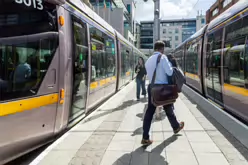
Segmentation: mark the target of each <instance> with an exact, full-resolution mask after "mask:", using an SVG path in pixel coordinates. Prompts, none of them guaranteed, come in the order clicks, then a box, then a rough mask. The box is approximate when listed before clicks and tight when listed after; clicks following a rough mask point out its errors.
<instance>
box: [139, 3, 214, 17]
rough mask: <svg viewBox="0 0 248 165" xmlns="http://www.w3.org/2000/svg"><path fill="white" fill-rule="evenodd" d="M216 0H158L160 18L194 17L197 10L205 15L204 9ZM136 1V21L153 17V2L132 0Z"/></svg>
mask: <svg viewBox="0 0 248 165" xmlns="http://www.w3.org/2000/svg"><path fill="white" fill-rule="evenodd" d="M215 1H216V0H160V18H161V19H162V20H165V19H166V20H167V19H183V18H195V17H196V16H197V11H199V13H201V11H202V14H203V15H206V11H207V10H208V9H209V8H210V6H211V5H212V4H213V3H214V2H215ZM134 2H135V3H136V11H135V18H136V20H138V21H150V20H153V18H154V2H153V0H148V1H147V2H144V1H143V0H134Z"/></svg>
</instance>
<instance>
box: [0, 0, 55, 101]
mask: <svg viewBox="0 0 248 165" xmlns="http://www.w3.org/2000/svg"><path fill="white" fill-rule="evenodd" d="M43 7H44V8H43V10H38V9H34V8H31V7H26V6H25V5H21V4H16V3H14V0H13V1H12V0H9V1H3V2H1V5H0V22H1V23H0V31H1V33H0V56H1V65H0V66H1V72H0V74H1V76H0V91H1V100H11V99H18V98H23V97H28V96H32V95H35V94H36V93H37V92H38V89H39V87H40V84H41V82H42V81H43V79H44V76H45V75H46V72H47V70H48V67H49V65H50V63H51V61H52V58H53V56H54V54H55V52H56V50H57V47H58V27H57V14H56V6H55V5H52V4H49V3H47V2H44V3H43ZM9 13H11V15H9ZM9 18H11V19H9ZM34 27H35V28H34ZM47 32H52V33H47ZM34 34H39V36H36V35H34Z"/></svg>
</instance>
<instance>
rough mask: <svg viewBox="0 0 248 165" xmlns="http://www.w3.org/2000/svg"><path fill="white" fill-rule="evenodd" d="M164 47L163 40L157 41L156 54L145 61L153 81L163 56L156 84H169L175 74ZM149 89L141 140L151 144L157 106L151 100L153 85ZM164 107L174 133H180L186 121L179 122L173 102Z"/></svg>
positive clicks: (148, 73)
mask: <svg viewBox="0 0 248 165" xmlns="http://www.w3.org/2000/svg"><path fill="white" fill-rule="evenodd" d="M164 47H165V44H164V42H163V41H157V42H156V43H155V44H154V54H153V55H152V56H151V57H149V59H148V60H147V61H146V63H145V67H146V71H147V77H148V79H149V81H150V83H151V82H152V76H153V73H154V70H155V68H156V63H157V58H158V56H159V55H160V54H161V55H162V56H161V59H160V62H159V63H158V66H157V71H156V78H155V82H154V84H168V83H169V76H172V74H173V68H172V65H171V63H170V62H169V60H168V58H167V56H166V55H164ZM147 91H148V107H147V110H146V113H145V117H144V120H143V139H142V141H141V144H143V145H149V144H151V143H152V140H150V138H149V131H150V127H151V122H152V119H153V115H154V112H155V110H156V107H155V106H154V105H153V104H152V102H151V85H148V89H147ZM163 108H164V110H165V113H166V116H167V118H168V120H169V122H170V124H171V127H172V129H173V131H174V133H175V134H176V133H178V132H179V131H180V130H182V129H183V127H184V122H180V123H179V122H178V121H177V118H176V116H175V114H174V106H173V104H171V105H166V106H163Z"/></svg>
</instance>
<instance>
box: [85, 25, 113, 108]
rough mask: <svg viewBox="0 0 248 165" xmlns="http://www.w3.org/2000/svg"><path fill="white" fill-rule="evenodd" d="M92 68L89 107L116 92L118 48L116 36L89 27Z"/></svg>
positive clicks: (92, 26)
mask: <svg viewBox="0 0 248 165" xmlns="http://www.w3.org/2000/svg"><path fill="white" fill-rule="evenodd" d="M89 28H90V42H91V66H92V74H91V78H90V93H89V101H88V103H89V107H93V106H95V105H96V104H98V103H99V102H101V101H102V100H103V99H104V98H107V97H108V96H110V95H111V94H113V93H114V92H115V86H116V48H115V36H114V34H112V33H109V32H108V33H107V32H104V31H106V30H104V29H100V28H97V27H95V26H94V25H89Z"/></svg>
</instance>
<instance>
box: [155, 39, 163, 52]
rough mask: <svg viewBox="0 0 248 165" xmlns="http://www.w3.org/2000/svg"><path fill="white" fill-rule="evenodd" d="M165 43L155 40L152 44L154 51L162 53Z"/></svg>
mask: <svg viewBox="0 0 248 165" xmlns="http://www.w3.org/2000/svg"><path fill="white" fill-rule="evenodd" d="M164 47H165V43H164V42H163V41H156V42H155V44H154V51H157V52H160V53H162V54H163V53H164Z"/></svg>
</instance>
